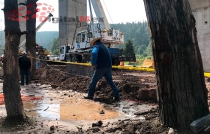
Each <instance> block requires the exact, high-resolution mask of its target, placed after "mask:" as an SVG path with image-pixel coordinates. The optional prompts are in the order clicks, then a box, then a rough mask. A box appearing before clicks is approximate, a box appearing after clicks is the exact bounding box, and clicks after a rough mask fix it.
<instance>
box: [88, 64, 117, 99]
mask: <svg viewBox="0 0 210 134" xmlns="http://www.w3.org/2000/svg"><path fill="white" fill-rule="evenodd" d="M102 77H105V78H106V80H107V82H108V83H109V85H110V87H111V88H112V90H113V92H114V97H119V91H118V88H117V86H116V85H115V84H114V82H113V80H112V68H111V67H110V68H100V69H96V70H95V71H94V74H93V77H92V79H91V82H90V85H89V89H88V96H89V97H93V96H94V92H95V87H96V84H97V82H98V81H99V80H100V79H101V78H102Z"/></svg>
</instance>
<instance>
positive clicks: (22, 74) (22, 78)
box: [20, 70, 29, 85]
mask: <svg viewBox="0 0 210 134" xmlns="http://www.w3.org/2000/svg"><path fill="white" fill-rule="evenodd" d="M20 75H21V85H24V76H26V85H28V82H29V70H20Z"/></svg>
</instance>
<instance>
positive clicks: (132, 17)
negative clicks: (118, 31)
mask: <svg viewBox="0 0 210 134" xmlns="http://www.w3.org/2000/svg"><path fill="white" fill-rule="evenodd" d="M3 1H4V0H0V8H1V9H2V8H3V6H4V5H3ZM38 2H39V3H46V4H48V5H50V6H51V7H53V8H54V11H53V12H52V14H53V16H54V17H58V16H59V13H58V11H59V9H58V0H39V1H38ZM38 2H37V3H38ZM101 3H102V6H103V8H104V10H105V13H106V16H107V19H108V22H109V23H112V24H113V23H126V22H138V21H145V20H146V14H145V9H144V3H143V0H101ZM88 7H89V6H88ZM107 11H108V12H107ZM87 15H89V11H88V14H87ZM3 18H4V15H3V12H2V11H0V25H1V27H0V30H2V29H4V20H3ZM39 23H40V22H39V21H37V25H38V24H39ZM39 31H58V23H57V24H55V23H52V22H46V23H45V24H44V25H43V26H42V27H41V28H40V30H39Z"/></svg>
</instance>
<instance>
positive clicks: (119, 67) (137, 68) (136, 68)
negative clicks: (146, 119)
mask: <svg viewBox="0 0 210 134" xmlns="http://www.w3.org/2000/svg"><path fill="white" fill-rule="evenodd" d="M31 58H35V57H31ZM35 59H37V60H40V59H38V58H35ZM43 61H50V62H57V63H66V64H74V65H82V66H91V64H90V63H77V62H65V61H59V60H57V61H56V60H54V61H53V60H43ZM112 68H116V69H125V70H134V71H147V72H154V71H155V69H154V68H143V67H133V66H112ZM204 76H205V77H210V72H204Z"/></svg>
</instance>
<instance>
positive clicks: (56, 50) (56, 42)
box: [51, 38, 59, 55]
mask: <svg viewBox="0 0 210 134" xmlns="http://www.w3.org/2000/svg"><path fill="white" fill-rule="evenodd" d="M51 52H52V53H53V54H55V55H59V38H55V39H54V40H53V42H52V46H51Z"/></svg>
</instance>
